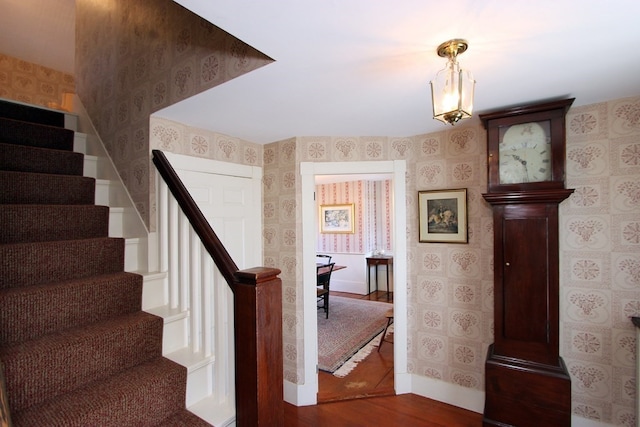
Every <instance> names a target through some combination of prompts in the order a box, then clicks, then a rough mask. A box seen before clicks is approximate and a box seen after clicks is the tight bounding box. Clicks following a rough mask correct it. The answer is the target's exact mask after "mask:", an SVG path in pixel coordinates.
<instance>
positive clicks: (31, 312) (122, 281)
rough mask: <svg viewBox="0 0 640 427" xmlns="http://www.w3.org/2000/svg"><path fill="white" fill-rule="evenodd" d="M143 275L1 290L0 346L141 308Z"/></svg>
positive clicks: (112, 275) (109, 276)
mask: <svg viewBox="0 0 640 427" xmlns="http://www.w3.org/2000/svg"><path fill="white" fill-rule="evenodd" d="M141 304H142V276H140V275H138V274H134V273H125V272H121V273H113V274H104V275H101V276H92V277H88V278H84V279H75V280H69V281H65V282H55V283H47V284H43V285H36V286H25V287H19V288H9V289H0V307H2V310H0V347H1V346H4V345H8V344H11V343H15V342H19V341H27V340H33V339H36V338H40V337H42V336H44V335H46V334H50V333H53V332H56V331H63V330H65V329H69V328H74V327H78V326H82V325H87V324H90V323H94V322H97V321H99V320H102V319H106V318H109V317H114V316H118V315H122V314H126V313H134V312H136V311H140V306H141Z"/></svg>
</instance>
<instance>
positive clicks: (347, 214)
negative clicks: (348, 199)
mask: <svg viewBox="0 0 640 427" xmlns="http://www.w3.org/2000/svg"><path fill="white" fill-rule="evenodd" d="M354 212H355V208H354V205H353V203H346V204H341V205H320V216H319V217H320V232H321V233H325V234H327V233H332V234H353V233H355V217H354Z"/></svg>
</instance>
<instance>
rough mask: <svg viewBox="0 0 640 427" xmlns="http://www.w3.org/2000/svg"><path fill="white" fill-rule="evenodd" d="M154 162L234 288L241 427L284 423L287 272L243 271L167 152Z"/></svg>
mask: <svg viewBox="0 0 640 427" xmlns="http://www.w3.org/2000/svg"><path fill="white" fill-rule="evenodd" d="M152 161H153V163H154V165H155V166H156V169H157V170H158V173H159V174H160V176H161V177H162V179H163V180H164V182H165V184H166V185H167V187H168V189H169V191H170V192H171V194H172V195H173V197H174V198H175V201H176V202H177V204H178V206H179V207H180V209H181V210H182V212H183V213H184V215H185V216H186V217H187V219H188V221H189V223H190V224H191V227H192V228H193V232H195V234H196V235H197V236H198V238H199V239H200V241H201V242H202V245H203V247H204V249H205V250H206V251H207V252H208V253H209V255H210V256H211V258H212V259H213V262H214V264H215V265H216V267H217V268H218V270H219V271H220V273H221V275H222V276H223V278H224V279H225V281H226V282H227V284H228V285H229V287H230V289H231V290H232V292H233V307H234V324H235V330H234V337H235V356H234V357H235V401H236V425H238V426H239V427H243V426H283V425H284V399H283V354H282V280H281V279H280V278H279V277H278V275H279V274H280V272H281V271H280V270H279V269H277V268H269V267H253V268H248V269H244V270H239V269H238V267H237V265H236V264H235V262H234V261H233V259H232V258H231V256H230V255H229V253H228V251H227V250H226V248H225V247H224V245H223V243H222V242H221V241H220V239H219V238H218V236H217V235H216V233H215V232H214V231H213V229H212V228H211V226H210V224H209V222H208V221H207V219H206V218H205V216H204V215H203V213H202V211H201V210H200V209H199V208H198V206H197V204H196V203H195V201H194V200H193V198H192V197H191V195H190V193H189V191H188V190H187V188H186V187H185V186H184V184H183V182H182V181H181V179H180V178H179V176H178V174H177V173H176V171H175V170H174V169H173V167H172V166H171V164H170V162H169V161H168V159H167V157H166V156H165V155H164V153H163V152H162V151H160V150H152ZM206 285H207V284H206V283H205V286H206Z"/></svg>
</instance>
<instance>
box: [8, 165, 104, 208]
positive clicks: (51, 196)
mask: <svg viewBox="0 0 640 427" xmlns="http://www.w3.org/2000/svg"><path fill="white" fill-rule="evenodd" d="M0 188H2V192H0V203H2V204H52V205H62V204H67V205H90V204H93V203H95V199H96V197H95V188H96V180H95V178H90V177H84V176H74V175H55V174H45V173H29V172H12V171H0ZM61 189H64V191H61Z"/></svg>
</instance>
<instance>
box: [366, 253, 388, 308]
mask: <svg viewBox="0 0 640 427" xmlns="http://www.w3.org/2000/svg"><path fill="white" fill-rule="evenodd" d="M379 265H385V266H387V301H389V294H390V293H391V292H390V288H389V269H390V268H391V267H392V266H393V257H392V256H382V255H377V256H372V257H367V285H368V288H367V290H369V289H371V267H372V266H374V267H375V268H376V292H377V291H378V266H379ZM369 293H371V292H369Z"/></svg>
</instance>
